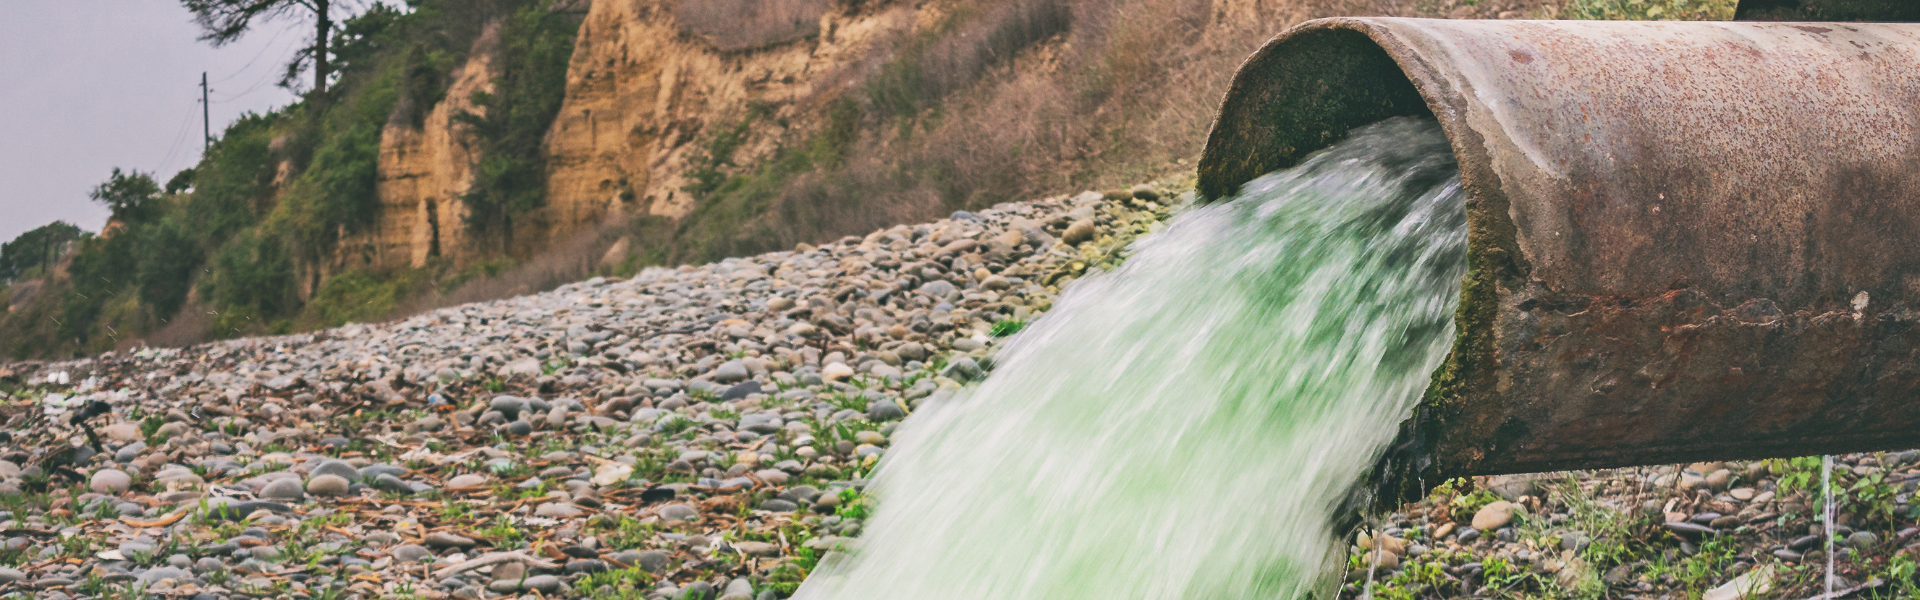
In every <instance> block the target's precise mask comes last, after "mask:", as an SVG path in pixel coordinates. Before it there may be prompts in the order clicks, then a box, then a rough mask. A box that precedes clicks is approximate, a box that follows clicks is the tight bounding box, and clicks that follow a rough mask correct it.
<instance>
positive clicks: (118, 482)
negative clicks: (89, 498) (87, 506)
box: [87, 469, 133, 496]
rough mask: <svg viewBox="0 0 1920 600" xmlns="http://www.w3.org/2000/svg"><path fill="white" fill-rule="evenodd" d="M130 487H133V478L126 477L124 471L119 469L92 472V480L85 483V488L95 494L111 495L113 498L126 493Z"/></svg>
mask: <svg viewBox="0 0 1920 600" xmlns="http://www.w3.org/2000/svg"><path fill="white" fill-rule="evenodd" d="M131 487H133V476H131V475H127V472H126V471H122V470H119V469H101V470H98V471H94V472H93V479H92V480H91V481H89V482H88V483H87V488H88V489H91V490H93V491H94V493H96V494H112V495H115V496H118V495H120V494H124V493H127V489H128V488H131Z"/></svg>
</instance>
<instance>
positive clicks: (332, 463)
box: [313, 458, 360, 481]
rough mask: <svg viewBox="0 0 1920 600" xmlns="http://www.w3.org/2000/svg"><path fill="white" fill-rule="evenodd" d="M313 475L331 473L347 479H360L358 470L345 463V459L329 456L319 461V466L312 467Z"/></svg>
mask: <svg viewBox="0 0 1920 600" xmlns="http://www.w3.org/2000/svg"><path fill="white" fill-rule="evenodd" d="M313 475H314V476H316V477H317V476H320V475H333V476H335V477H339V478H341V479H345V480H347V481H355V480H358V479H360V470H359V469H355V468H353V465H350V464H347V461H344V460H339V459H333V458H329V459H327V460H325V461H321V463H320V466H318V467H314V468H313Z"/></svg>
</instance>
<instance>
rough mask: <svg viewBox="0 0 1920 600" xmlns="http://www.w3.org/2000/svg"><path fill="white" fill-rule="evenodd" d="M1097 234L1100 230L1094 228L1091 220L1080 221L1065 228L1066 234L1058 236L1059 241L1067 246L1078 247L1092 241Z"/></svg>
mask: <svg viewBox="0 0 1920 600" xmlns="http://www.w3.org/2000/svg"><path fill="white" fill-rule="evenodd" d="M1099 233H1100V229H1099V228H1098V227H1096V226H1094V224H1093V220H1092V219H1081V220H1078V221H1074V222H1073V224H1072V225H1068V226H1067V231H1066V233H1062V234H1060V241H1062V242H1065V243H1066V244H1067V245H1068V246H1078V245H1080V244H1082V243H1085V242H1087V241H1089V240H1092V239H1093V237H1094V236H1095V235H1098V234H1099Z"/></svg>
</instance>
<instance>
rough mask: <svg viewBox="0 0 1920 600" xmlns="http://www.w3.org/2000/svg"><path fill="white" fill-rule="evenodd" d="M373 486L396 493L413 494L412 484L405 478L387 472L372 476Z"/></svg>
mask: <svg viewBox="0 0 1920 600" xmlns="http://www.w3.org/2000/svg"><path fill="white" fill-rule="evenodd" d="M373 488H374V489H377V490H380V491H383V492H393V493H396V494H407V495H412V494H413V486H411V485H408V484H407V482H406V480H403V479H401V478H399V477H394V476H393V475H391V474H387V473H381V474H379V475H378V476H375V477H374V478H373Z"/></svg>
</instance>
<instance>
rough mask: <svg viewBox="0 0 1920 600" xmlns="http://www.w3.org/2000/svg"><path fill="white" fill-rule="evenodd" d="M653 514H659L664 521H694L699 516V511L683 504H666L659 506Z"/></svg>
mask: <svg viewBox="0 0 1920 600" xmlns="http://www.w3.org/2000/svg"><path fill="white" fill-rule="evenodd" d="M655 514H658V515H660V518H661V519H662V520H666V521H694V520H698V519H699V518H700V511H697V510H694V509H693V507H691V506H687V505H685V504H668V505H666V506H662V507H660V510H659V511H658V512H656V513H655Z"/></svg>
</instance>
